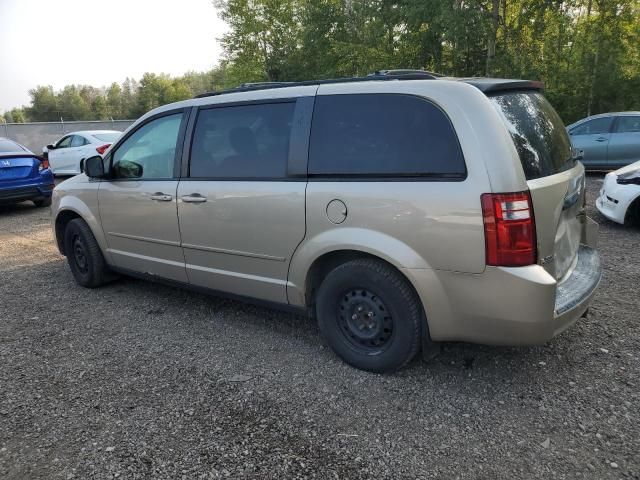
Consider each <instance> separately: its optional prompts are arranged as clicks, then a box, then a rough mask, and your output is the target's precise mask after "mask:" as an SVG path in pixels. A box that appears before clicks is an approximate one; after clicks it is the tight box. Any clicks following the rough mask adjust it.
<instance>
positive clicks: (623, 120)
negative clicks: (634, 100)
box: [567, 112, 640, 170]
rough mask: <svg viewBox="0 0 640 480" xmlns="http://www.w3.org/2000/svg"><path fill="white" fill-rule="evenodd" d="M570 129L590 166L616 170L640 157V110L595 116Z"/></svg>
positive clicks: (595, 168)
mask: <svg viewBox="0 0 640 480" xmlns="http://www.w3.org/2000/svg"><path fill="white" fill-rule="evenodd" d="M567 130H568V131H569V135H570V136H571V142H572V143H573V146H574V147H575V148H576V149H578V150H582V152H583V158H582V163H583V164H584V166H585V167H586V168H587V169H593V170H615V169H617V168H620V167H624V166H625V165H629V164H630V163H633V162H636V161H638V160H640V112H620V113H603V114H601V115H593V116H591V117H587V118H583V119H582V120H579V121H577V122H576V123H573V124H571V125H569V126H568V127H567Z"/></svg>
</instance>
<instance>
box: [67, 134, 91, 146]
mask: <svg viewBox="0 0 640 480" xmlns="http://www.w3.org/2000/svg"><path fill="white" fill-rule="evenodd" d="M87 143H89V142H87V141H86V140H85V139H84V137H81V136H80V135H74V136H73V137H71V146H72V147H82V146H84V145H86V144H87Z"/></svg>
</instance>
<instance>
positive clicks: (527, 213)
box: [480, 191, 537, 267]
mask: <svg viewBox="0 0 640 480" xmlns="http://www.w3.org/2000/svg"><path fill="white" fill-rule="evenodd" d="M480 198H481V202H482V216H483V218H484V238H485V242H486V254H487V259H486V261H487V265H497V266H502V267H521V266H524V265H532V264H534V263H536V256H537V252H536V250H537V249H536V223H535V219H534V218H533V204H532V202H531V194H530V193H529V192H528V191H526V192H517V193H485V194H483V195H482V196H481V197H480Z"/></svg>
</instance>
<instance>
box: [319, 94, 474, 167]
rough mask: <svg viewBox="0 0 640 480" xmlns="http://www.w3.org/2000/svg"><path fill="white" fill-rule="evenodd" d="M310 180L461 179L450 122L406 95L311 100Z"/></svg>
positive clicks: (427, 104)
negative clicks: (331, 177) (313, 177)
mask: <svg viewBox="0 0 640 480" xmlns="http://www.w3.org/2000/svg"><path fill="white" fill-rule="evenodd" d="M309 174H310V175H320V176H322V175H336V176H340V175H346V176H389V177H394V176H399V177H402V176H437V177H451V178H464V177H465V176H466V167H465V163H464V158H463V156H462V151H461V149H460V144H459V143H458V138H457V136H456V134H455V131H454V130H453V126H452V125H451V122H450V121H449V118H448V117H447V116H446V115H445V114H444V112H443V111H442V110H441V109H440V108H438V107H437V106H436V105H434V104H433V103H431V102H429V101H427V100H425V99H423V98H419V97H415V96H411V95H397V94H384V95H371V94H355V95H326V96H319V97H317V98H316V103H315V107H314V111H313V123H312V127H311V140H310V148H309Z"/></svg>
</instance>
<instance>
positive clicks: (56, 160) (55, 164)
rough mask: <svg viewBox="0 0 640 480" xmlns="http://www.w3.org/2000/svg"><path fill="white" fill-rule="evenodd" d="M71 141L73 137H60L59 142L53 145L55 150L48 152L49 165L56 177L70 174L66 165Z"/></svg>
mask: <svg viewBox="0 0 640 480" xmlns="http://www.w3.org/2000/svg"><path fill="white" fill-rule="evenodd" d="M71 140H73V135H67V136H66V137H62V138H61V139H60V141H59V142H58V143H57V144H56V145H55V148H54V149H52V150H49V153H48V156H49V163H50V164H51V169H52V170H53V173H55V174H56V175H65V174H69V173H70V172H69V170H68V165H69V150H70V149H71Z"/></svg>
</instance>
